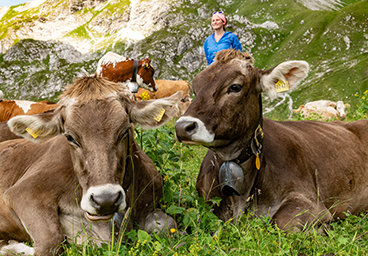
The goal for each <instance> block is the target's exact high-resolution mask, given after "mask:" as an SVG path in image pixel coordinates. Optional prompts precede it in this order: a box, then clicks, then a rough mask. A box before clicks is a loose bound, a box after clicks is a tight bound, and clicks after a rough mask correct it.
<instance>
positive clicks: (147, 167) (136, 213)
mask: <svg viewBox="0 0 368 256" xmlns="http://www.w3.org/2000/svg"><path fill="white" fill-rule="evenodd" d="M132 148H133V149H132V151H133V152H132V153H133V156H132V159H133V165H131V164H129V165H128V169H127V171H126V174H125V179H124V184H123V187H124V190H125V191H126V193H127V194H126V198H127V208H128V207H130V221H131V222H132V223H133V225H135V226H136V227H138V228H139V229H145V228H148V227H149V228H150V227H152V226H151V224H152V221H153V220H154V221H153V222H156V221H157V226H156V227H157V229H154V230H159V229H160V227H165V226H166V225H159V224H158V223H166V224H170V223H172V222H174V220H173V219H172V218H171V217H170V216H167V215H166V214H164V213H162V212H161V210H160V207H159V200H160V198H161V196H162V184H163V181H162V177H161V174H160V173H159V172H158V171H157V169H156V167H155V166H154V164H153V162H152V160H151V159H150V158H149V157H148V156H147V155H146V154H145V153H144V152H143V151H142V150H141V149H140V148H139V146H138V145H137V143H136V142H135V141H134V144H133V147H132ZM154 213H157V214H156V215H155V214H154ZM152 214H153V215H152ZM147 221H148V222H147ZM146 222H147V224H146ZM150 222H151V224H150Z"/></svg>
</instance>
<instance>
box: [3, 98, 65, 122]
mask: <svg viewBox="0 0 368 256" xmlns="http://www.w3.org/2000/svg"><path fill="white" fill-rule="evenodd" d="M57 106H58V105H57V104H56V103H53V102H49V101H40V102H34V101H27V100H2V101H0V122H6V121H8V120H9V119H10V118H12V117H14V116H18V115H34V114H39V113H43V112H45V111H48V110H50V109H54V108H56V107H57Z"/></svg>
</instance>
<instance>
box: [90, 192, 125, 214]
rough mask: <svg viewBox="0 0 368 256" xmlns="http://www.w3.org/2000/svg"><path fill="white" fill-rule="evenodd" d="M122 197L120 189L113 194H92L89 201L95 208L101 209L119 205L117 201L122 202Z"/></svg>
mask: <svg viewBox="0 0 368 256" xmlns="http://www.w3.org/2000/svg"><path fill="white" fill-rule="evenodd" d="M122 197H123V195H122V193H121V192H120V191H119V192H118V193H115V194H108V193H106V194H100V195H94V194H92V195H91V202H92V205H93V206H94V207H95V208H96V209H100V210H102V209H104V208H109V207H111V206H117V205H119V202H122Z"/></svg>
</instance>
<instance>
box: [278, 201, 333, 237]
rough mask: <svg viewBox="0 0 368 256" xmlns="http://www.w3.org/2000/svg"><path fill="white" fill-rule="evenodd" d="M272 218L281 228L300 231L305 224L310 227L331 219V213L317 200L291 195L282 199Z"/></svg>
mask: <svg viewBox="0 0 368 256" xmlns="http://www.w3.org/2000/svg"><path fill="white" fill-rule="evenodd" d="M272 219H273V221H274V223H276V224H277V226H278V227H279V228H281V229H283V230H291V231H301V230H303V229H304V228H305V225H306V224H307V225H308V226H307V227H311V226H312V225H315V224H320V223H324V222H329V221H331V220H332V215H331V213H330V212H329V211H328V209H327V208H326V207H325V206H324V205H323V204H322V203H321V202H318V203H317V200H310V199H308V198H307V197H305V196H303V195H291V196H289V197H287V198H286V199H284V200H283V202H282V204H281V206H280V208H279V209H278V210H277V212H276V213H275V214H274V215H273V217H272Z"/></svg>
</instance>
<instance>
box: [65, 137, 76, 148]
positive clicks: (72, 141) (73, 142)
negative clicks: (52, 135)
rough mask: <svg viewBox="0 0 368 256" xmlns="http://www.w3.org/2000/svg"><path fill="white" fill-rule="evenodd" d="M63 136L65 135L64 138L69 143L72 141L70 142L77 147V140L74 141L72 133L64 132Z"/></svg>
mask: <svg viewBox="0 0 368 256" xmlns="http://www.w3.org/2000/svg"><path fill="white" fill-rule="evenodd" d="M65 137H66V139H67V140H68V142H69V143H72V144H74V145H76V146H77V147H79V144H78V142H76V141H75V139H74V138H73V136H72V135H70V134H65Z"/></svg>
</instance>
